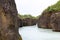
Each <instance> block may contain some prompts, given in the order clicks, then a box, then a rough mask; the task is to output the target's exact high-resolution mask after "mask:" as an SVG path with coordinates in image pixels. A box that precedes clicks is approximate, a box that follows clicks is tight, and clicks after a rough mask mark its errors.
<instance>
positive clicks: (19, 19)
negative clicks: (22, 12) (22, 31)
mask: <svg viewBox="0 0 60 40" xmlns="http://www.w3.org/2000/svg"><path fill="white" fill-rule="evenodd" d="M18 26H19V27H22V26H23V20H22V19H21V18H19V17H18Z"/></svg>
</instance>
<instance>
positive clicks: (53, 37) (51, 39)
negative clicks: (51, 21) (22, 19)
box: [19, 25, 60, 40]
mask: <svg viewBox="0 0 60 40" xmlns="http://www.w3.org/2000/svg"><path fill="white" fill-rule="evenodd" d="M19 34H20V35H21V37H22V39H23V40H60V32H53V31H52V29H43V28H38V27H37V25H34V26H24V27H22V28H19Z"/></svg>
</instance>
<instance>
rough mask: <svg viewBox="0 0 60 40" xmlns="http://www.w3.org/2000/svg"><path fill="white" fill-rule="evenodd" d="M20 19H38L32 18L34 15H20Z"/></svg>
mask: <svg viewBox="0 0 60 40" xmlns="http://www.w3.org/2000/svg"><path fill="white" fill-rule="evenodd" d="M18 17H19V18H21V19H25V18H32V19H36V17H34V16H32V15H20V14H18Z"/></svg>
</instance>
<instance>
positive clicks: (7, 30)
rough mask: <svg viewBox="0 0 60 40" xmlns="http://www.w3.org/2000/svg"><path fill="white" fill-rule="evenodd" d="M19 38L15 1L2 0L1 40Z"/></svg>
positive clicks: (15, 39) (16, 39)
mask: <svg viewBox="0 0 60 40" xmlns="http://www.w3.org/2000/svg"><path fill="white" fill-rule="evenodd" d="M19 37H20V36H19V33H18V25H17V10H16V5H15V2H14V0H0V40H18V39H19Z"/></svg>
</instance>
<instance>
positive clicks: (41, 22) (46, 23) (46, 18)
mask: <svg viewBox="0 0 60 40" xmlns="http://www.w3.org/2000/svg"><path fill="white" fill-rule="evenodd" d="M51 14H52V12H43V13H42V15H41V16H40V17H39V19H38V23H37V24H38V27H39V28H51V27H50V16H51Z"/></svg>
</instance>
